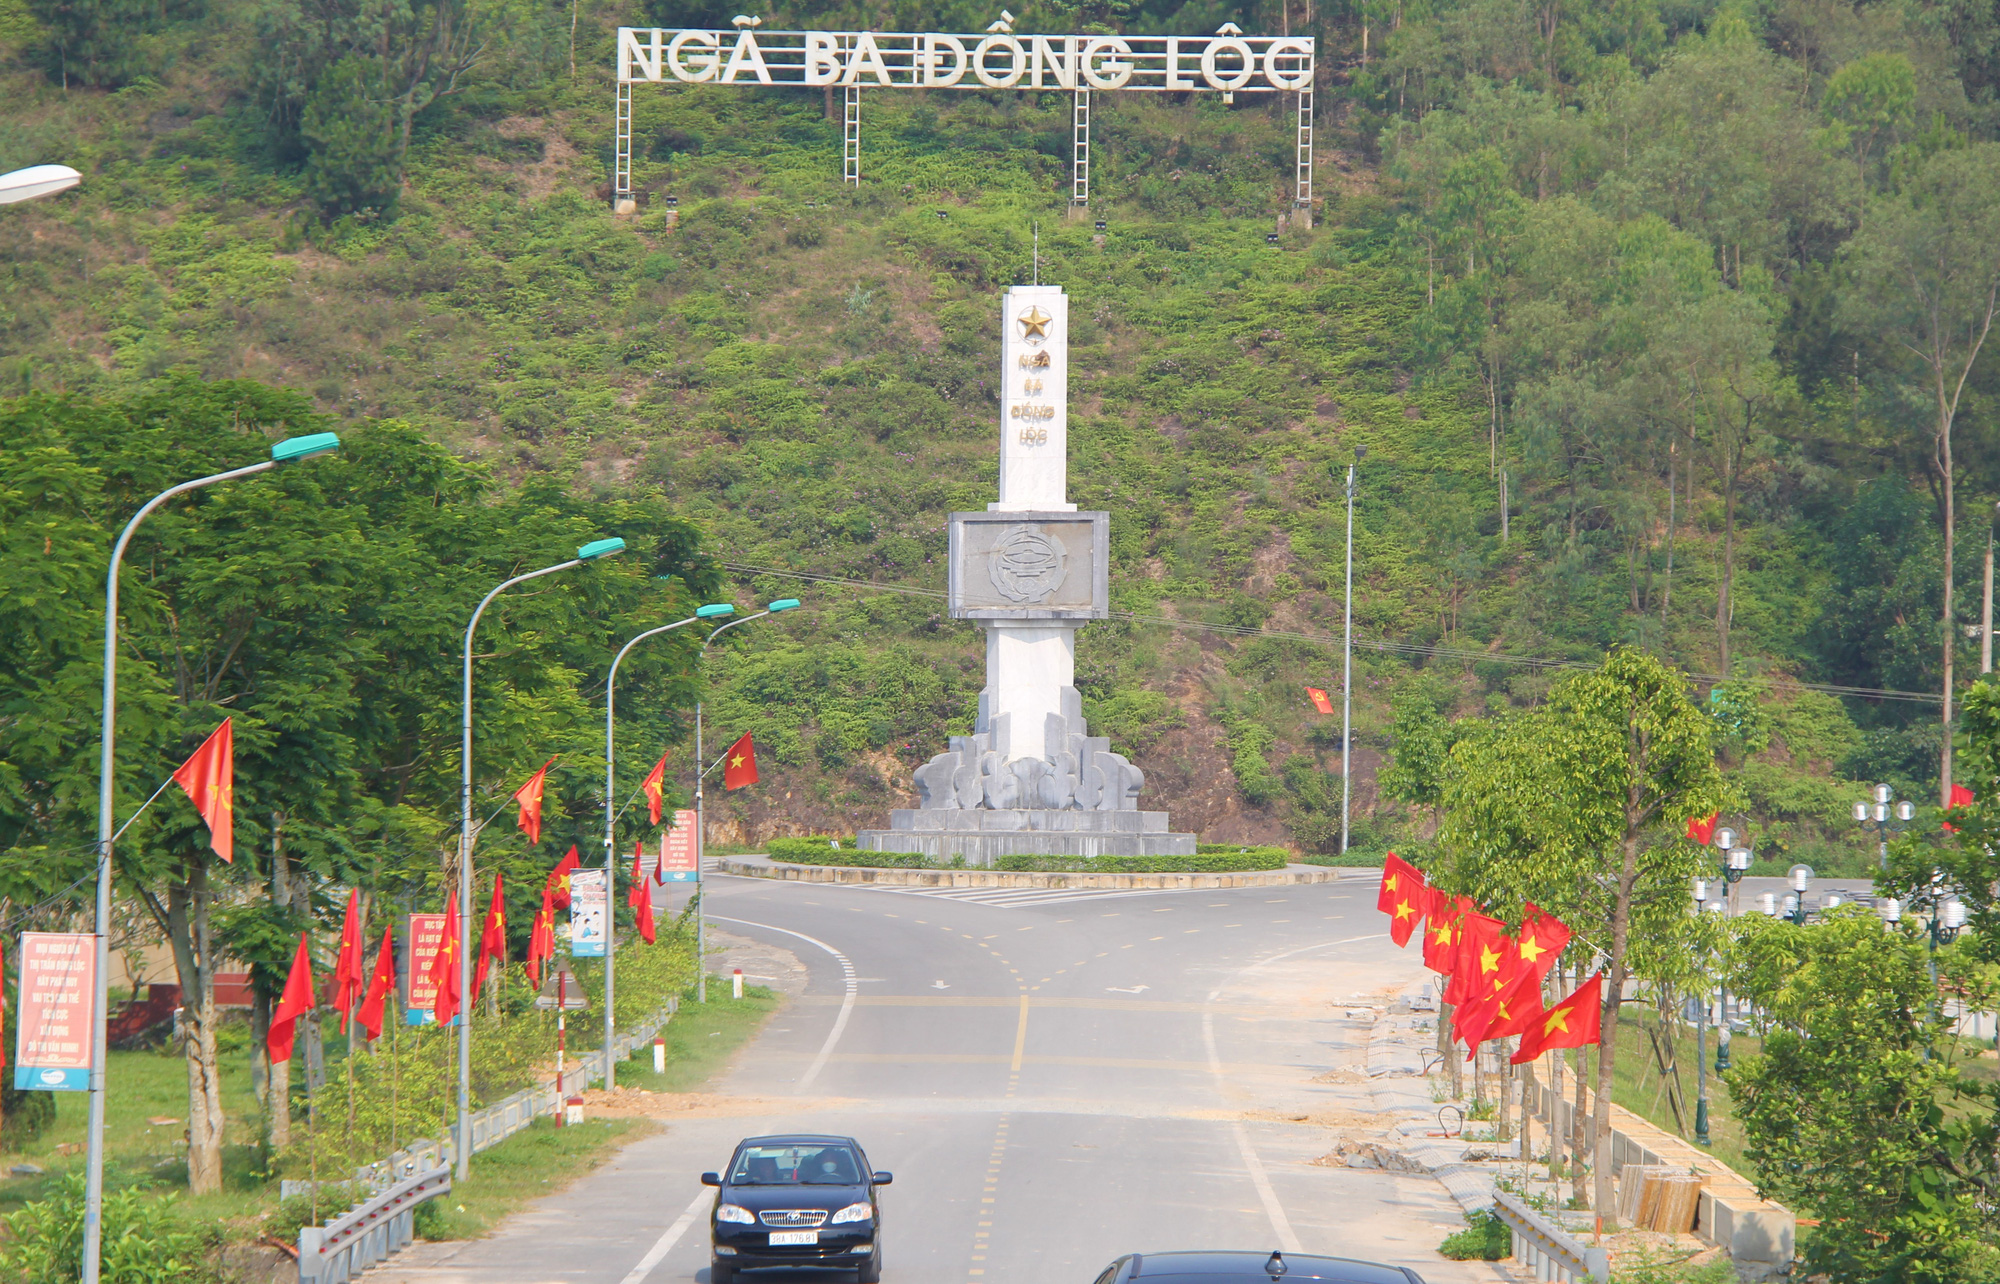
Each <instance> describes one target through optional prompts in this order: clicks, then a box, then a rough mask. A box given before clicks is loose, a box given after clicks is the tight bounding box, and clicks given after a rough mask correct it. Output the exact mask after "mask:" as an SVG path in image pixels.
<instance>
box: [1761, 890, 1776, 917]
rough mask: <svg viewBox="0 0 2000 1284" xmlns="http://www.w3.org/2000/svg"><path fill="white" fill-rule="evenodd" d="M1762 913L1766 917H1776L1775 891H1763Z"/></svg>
mask: <svg viewBox="0 0 2000 1284" xmlns="http://www.w3.org/2000/svg"><path fill="white" fill-rule="evenodd" d="M1764 915H1765V917H1767V918H1776V917H1778V896H1777V893H1775V892H1765V893H1764Z"/></svg>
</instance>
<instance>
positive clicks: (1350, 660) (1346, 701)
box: [1340, 446, 1368, 856]
mask: <svg viewBox="0 0 2000 1284" xmlns="http://www.w3.org/2000/svg"><path fill="white" fill-rule="evenodd" d="M1367 454H1368V447H1366V446H1356V447H1355V448H1354V462H1353V463H1351V464H1349V465H1348V466H1347V607H1346V611H1345V618H1344V620H1343V627H1344V628H1345V630H1346V636H1345V638H1344V640H1343V641H1342V643H1341V656H1340V851H1341V854H1342V855H1343V856H1344V855H1346V854H1347V832H1348V825H1347V813H1348V811H1349V809H1350V808H1351V807H1352V806H1353V803H1354V744H1353V734H1354V470H1355V469H1357V468H1359V467H1360V466H1361V461H1362V459H1364V458H1365V457H1366V456H1367Z"/></svg>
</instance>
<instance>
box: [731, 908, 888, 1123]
mask: <svg viewBox="0 0 2000 1284" xmlns="http://www.w3.org/2000/svg"><path fill="white" fill-rule="evenodd" d="M709 918H711V919H713V920H714V921H716V922H718V923H740V924H742V925H743V926H744V927H761V928H763V929H764V930H765V931H767V932H782V933H784V934H785V935H786V936H796V937H798V938H799V939H800V940H801V941H804V942H806V943H807V944H809V945H817V946H819V947H820V948H821V949H823V950H825V951H826V952H827V953H828V954H831V955H833V957H834V958H835V959H837V960H839V962H840V970H841V972H843V973H844V974H845V975H846V977H847V993H846V995H845V996H844V997H843V998H842V999H841V1000H840V1015H839V1016H837V1017H835V1018H834V1019H833V1029H831V1030H829V1031H827V1034H826V1042H825V1043H822V1044H820V1045H819V1055H818V1056H816V1057H814V1058H813V1063H812V1065H811V1066H809V1067H807V1069H806V1073H805V1077H804V1078H802V1079H800V1080H799V1087H801V1088H805V1087H810V1086H811V1085H812V1081H813V1080H814V1079H817V1078H818V1077H819V1072H820V1069H821V1068H822V1067H824V1066H825V1065H826V1059H827V1058H828V1057H830V1056H832V1055H833V1045H834V1044H836V1043H839V1042H840V1036H841V1033H842V1032H843V1031H845V1030H846V1029H847V1018H848V1017H850V1016H852V1015H853V1014H854V999H855V996H856V992H857V989H858V987H859V985H860V982H859V981H858V980H857V979H856V978H855V975H854V963H853V962H852V960H850V959H849V958H848V957H847V956H846V955H845V954H842V953H841V952H840V951H839V950H836V949H834V948H833V947H832V946H831V945H828V944H827V943H826V942H825V941H822V940H820V939H819V938H818V937H814V936H807V935H806V934H805V933H804V932H794V931H793V930H792V929H791V928H789V927H774V926H773V925H771V924H769V923H752V922H751V921H750V920H749V919H744V918H724V917H723V916H722V915H720V914H710V915H709Z"/></svg>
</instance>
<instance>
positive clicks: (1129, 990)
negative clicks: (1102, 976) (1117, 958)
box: [1098, 955, 1153, 994]
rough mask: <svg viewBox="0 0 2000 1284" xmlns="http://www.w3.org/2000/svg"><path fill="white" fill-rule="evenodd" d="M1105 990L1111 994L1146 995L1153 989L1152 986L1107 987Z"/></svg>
mask: <svg viewBox="0 0 2000 1284" xmlns="http://www.w3.org/2000/svg"><path fill="white" fill-rule="evenodd" d="M1098 957H1099V958H1102V957H1103V955H1099V956H1098ZM1104 988H1105V990H1106V992H1108V993H1111V994H1144V993H1145V992H1146V991H1147V990H1150V989H1152V988H1153V987H1152V986H1150V985H1107V986H1105V987H1104Z"/></svg>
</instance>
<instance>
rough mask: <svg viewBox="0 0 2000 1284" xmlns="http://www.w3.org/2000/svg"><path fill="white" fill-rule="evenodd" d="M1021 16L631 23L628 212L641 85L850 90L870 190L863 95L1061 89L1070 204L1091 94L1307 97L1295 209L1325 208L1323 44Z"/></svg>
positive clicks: (622, 62)
mask: <svg viewBox="0 0 2000 1284" xmlns="http://www.w3.org/2000/svg"><path fill="white" fill-rule="evenodd" d="M1013 21H1014V19H1013V15H1011V14H1008V13H1005V12H1004V11H1003V12H1002V13H1001V15H1000V21H998V22H995V23H994V24H993V25H992V26H990V27H988V28H987V29H986V30H985V32H983V33H981V34H977V35H974V34H970V33H965V32H957V33H949V32H937V31H926V32H917V31H765V32H760V31H758V30H757V27H758V26H759V25H760V22H759V20H758V19H756V18H747V17H746V18H738V19H736V23H735V27H734V28H733V29H722V28H698V27H620V28H619V29H618V46H617V50H618V51H617V68H616V70H617V81H618V109H617V121H616V131H615V132H616V135H617V172H616V174H615V175H614V177H613V181H612V190H613V200H614V204H615V206H616V208H617V210H618V212H619V213H631V212H632V211H633V210H634V209H635V208H637V205H636V200H635V198H634V196H633V193H632V86H633V85H635V84H665V85H746V86H767V85H768V86H772V87H786V86H789V87H793V88H800V89H810V88H826V89H832V88H835V87H839V88H840V89H841V90H842V92H843V94H844V95H845V101H844V107H843V111H842V114H841V119H842V144H841V177H842V179H843V180H844V181H846V182H847V183H849V184H850V185H858V184H859V183H860V182H861V91H862V90H863V89H864V88H874V89H970V90H996V89H998V90H1006V89H1016V90H1053V91H1057V92H1063V93H1068V94H1071V95H1073V97H1074V102H1073V106H1072V120H1071V125H1072V128H1071V131H1070V132H1071V165H1070V202H1071V204H1072V205H1076V206H1084V205H1087V204H1089V201H1090V95H1091V93H1092V92H1093V91H1109V90H1124V91H1139V92H1145V93H1219V94H1221V95H1222V96H1223V99H1224V100H1225V101H1234V100H1235V97H1236V95H1237V94H1276V93H1290V94H1296V95H1297V96H1298V122H1297V131H1296V137H1295V140H1294V143H1295V146H1294V163H1295V173H1294V193H1293V204H1294V205H1295V206H1296V207H1297V208H1298V209H1300V210H1308V209H1310V207H1311V205H1312V147H1313V139H1312V115H1313V109H1312V104H1313V77H1314V74H1315V66H1314V62H1313V56H1314V44H1313V40H1312V37H1310V36H1246V35H1244V34H1243V32H1242V31H1241V30H1240V29H1239V28H1238V27H1237V26H1236V25H1235V24H1234V23H1226V24H1224V25H1223V26H1222V28H1221V29H1220V30H1218V31H1217V32H1216V33H1215V34H1214V35H1212V36H1116V35H1101V34H1089V35H1016V34H1015V33H1014V30H1013V26H1012V23H1013Z"/></svg>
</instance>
